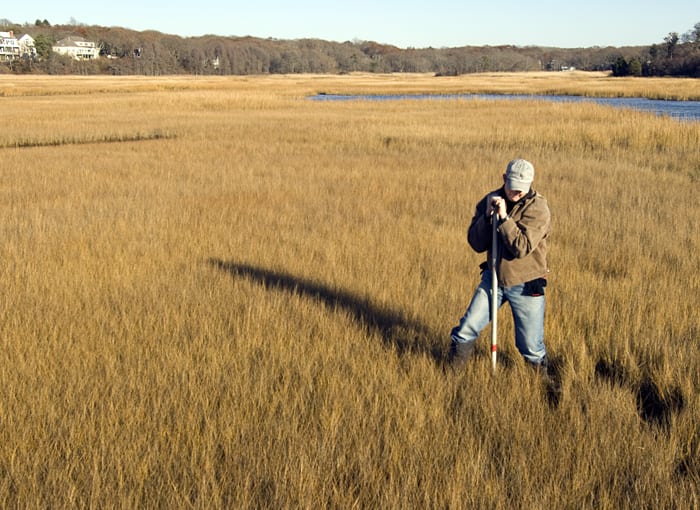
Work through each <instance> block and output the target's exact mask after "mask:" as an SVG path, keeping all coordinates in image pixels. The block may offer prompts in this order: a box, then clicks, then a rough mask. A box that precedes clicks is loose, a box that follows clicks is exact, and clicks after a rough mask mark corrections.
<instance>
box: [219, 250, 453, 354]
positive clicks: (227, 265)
mask: <svg viewBox="0 0 700 510" xmlns="http://www.w3.org/2000/svg"><path fill="white" fill-rule="evenodd" d="M209 264H210V265H212V266H214V267H215V268H217V269H219V270H220V271H223V272H225V273H228V274H230V275H231V276H232V277H234V278H237V277H242V278H247V279H249V280H252V281H254V282H257V283H260V284H261V285H264V286H265V287H267V288H274V289H279V290H282V291H286V292H289V293H293V294H297V295H301V296H306V297H308V298H310V299H316V300H318V301H320V302H321V303H324V304H325V305H326V306H329V307H330V308H336V307H337V308H342V309H343V310H345V311H347V312H348V313H350V315H351V316H352V317H353V318H354V319H355V320H357V321H358V322H359V323H360V324H361V325H362V326H364V327H366V328H367V329H368V331H376V332H378V333H379V334H380V335H381V337H382V340H383V341H384V344H385V345H386V346H387V347H390V348H393V349H396V351H397V353H398V354H399V355H404V354H407V353H410V354H424V355H429V356H431V357H432V358H433V359H434V360H435V361H436V362H438V363H439V362H440V361H441V360H442V349H441V348H440V345H439V342H438V341H436V340H437V339H436V337H435V335H433V334H432V333H431V331H430V329H429V328H428V327H427V326H425V325H424V324H421V323H419V322H416V321H411V320H408V319H406V318H405V317H404V316H403V315H402V314H401V313H399V312H395V311H390V310H384V309H381V308H379V307H376V306H374V305H372V303H370V302H369V301H368V300H367V299H363V298H361V297H359V296H357V295H354V294H352V293H350V292H344V291H339V290H334V289H331V288H330V287H327V286H325V285H323V284H320V283H316V282H313V281H311V280H306V279H304V278H300V277H297V276H293V275H290V274H288V273H283V272H277V271H271V270H269V269H264V268H261V267H256V266H252V265H249V264H242V263H237V262H231V261H224V260H220V259H216V258H211V259H209Z"/></svg>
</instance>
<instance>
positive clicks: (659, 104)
mask: <svg viewBox="0 0 700 510" xmlns="http://www.w3.org/2000/svg"><path fill="white" fill-rule="evenodd" d="M309 99H311V100H314V101H359V100H365V101H394V100H399V99H414V100H426V99H432V100H440V99H442V100H444V99H492V100H523V99H529V100H533V99H534V100H542V101H557V102H567V103H568V102H570V103H580V102H592V103H598V104H602V105H607V106H613V107H615V108H631V109H636V110H642V111H647V112H652V113H655V114H657V115H668V116H670V117H674V118H678V119H682V120H689V121H700V101H664V100H661V99H645V98H640V97H584V96H555V95H526V94H385V95H340V94H318V95H316V96H310V97H309Z"/></svg>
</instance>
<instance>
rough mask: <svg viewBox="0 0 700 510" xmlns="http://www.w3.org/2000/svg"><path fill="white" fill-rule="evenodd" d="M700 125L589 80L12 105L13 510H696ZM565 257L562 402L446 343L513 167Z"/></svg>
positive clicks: (277, 80) (644, 84)
mask: <svg viewBox="0 0 700 510" xmlns="http://www.w3.org/2000/svg"><path fill="white" fill-rule="evenodd" d="M492 91H496V92H539V93H541V92H550V93H551V92H556V93H563V94H567V93H568V94H599V95H607V96H611V95H612V96H614V95H620V96H624V95H646V96H648V97H667V98H676V99H679V98H680V99H682V98H696V99H697V98H700V81H698V80H680V79H679V80H651V79H649V80H647V79H636V80H633V79H622V80H620V79H615V80H613V79H611V78H608V77H606V76H605V75H597V74H585V73H569V74H567V73H556V74H555V73H551V74H529V75H507V74H504V75H497V74H492V75H474V76H464V77H458V78H434V77H430V76H425V75H421V76H414V75H403V76H368V75H359V76H355V75H350V76H268V77H237V78H233V77H231V78H194V77H163V78H136V77H129V78H126V77H123V78H118V77H114V78H109V77H80V78H77V77H73V78H65V77H64V78H57V77H56V78H54V77H46V76H42V77H25V76H23V77H17V76H0V108H1V109H2V110H1V111H2V114H3V130H2V131H1V132H0V169H1V171H0V215H1V216H0V217H1V218H2V221H1V222H0V420H1V426H0V507H2V508H197V509H200V508H201V509H204V508H207V509H209V508H490V509H513V508H516V509H517V508H522V509H551V508H562V509H580V508H599V509H619V508H635V509H637V508H649V509H651V508H653V509H659V508H699V507H700V491H699V489H698V487H699V485H700V344H699V343H698V339H699V337H700V320H699V318H698V317H699V315H698V298H699V297H700V274H699V271H698V270H699V269H700V238H699V237H698V218H700V203H699V202H698V200H697V193H698V192H697V188H698V186H699V185H700V123H697V122H694V123H692V122H680V121H676V120H673V119H669V118H663V117H656V116H654V115H652V114H647V113H641V112H636V111H624V110H614V109H611V108H607V107H603V106H600V105H596V104H592V103H579V104H576V103H554V102H552V103H550V102H541V101H514V102H508V101H488V100H440V101H392V102H384V103H379V102H373V101H352V102H313V101H308V100H306V99H305V96H307V95H310V94H316V93H318V92H327V93H351V92H353V93H357V92H367V93H376V92H402V93H405V92H435V93H444V92H492ZM514 157H524V158H527V159H529V160H531V161H532V162H533V163H534V164H535V168H536V171H537V174H536V182H535V188H536V189H537V190H538V191H540V192H541V193H542V194H544V195H545V196H546V197H547V198H548V201H549V204H550V208H551V210H552V214H553V220H554V230H553V234H552V239H551V249H550V266H551V276H550V285H549V286H548V287H547V289H548V305H547V306H548V308H547V317H546V342H547V346H548V349H549V352H550V356H551V357H552V359H553V360H554V363H555V366H556V377H557V379H558V380H559V381H560V387H561V392H559V393H554V392H551V391H549V390H548V388H547V387H546V386H545V385H544V382H543V381H542V380H541V378H540V377H539V376H538V375H537V374H535V373H533V372H532V371H531V370H529V369H528V368H527V367H525V366H524V364H523V362H522V361H521V359H520V357H519V355H518V353H517V350H516V349H515V346H514V345H513V340H512V335H513V328H512V323H511V320H510V312H509V310H508V309H507V307H505V308H504V309H502V311H501V315H500V319H501V320H499V337H500V346H501V351H500V355H499V367H498V371H497V373H496V375H495V376H492V375H491V371H490V360H489V357H488V355H487V350H488V349H487V344H488V341H489V339H488V338H487V335H488V329H487V330H486V331H485V332H484V336H485V338H482V339H480V341H479V350H478V352H477V356H476V359H474V360H473V362H472V363H471V364H470V365H469V366H468V367H467V368H466V369H465V371H464V373H461V374H457V375H452V374H445V373H443V370H442V369H441V360H442V356H443V353H444V352H445V350H446V349H447V347H448V344H449V336H448V335H449V331H450V329H451V328H452V327H453V326H454V325H455V324H456V322H457V320H458V319H459V317H460V316H461V314H462V313H463V312H464V309H465V307H466V306H467V304H468V301H469V299H470V298H471V293H472V291H473V289H474V286H475V285H476V283H477V281H478V277H479V275H478V264H479V263H480V262H481V261H482V257H483V256H479V255H477V254H474V253H473V252H471V251H470V249H469V248H468V246H467V244H466V239H465V238H466V236H465V232H466V227H467V225H468V223H469V220H470V218H471V215H472V213H473V207H474V205H475V203H476V201H477V200H478V199H479V198H481V196H482V195H483V194H484V193H485V192H487V191H489V190H491V189H493V188H495V187H497V186H498V185H499V184H500V175H501V173H502V172H503V170H504V168H505V165H506V163H507V162H508V161H509V160H510V159H512V158H514Z"/></svg>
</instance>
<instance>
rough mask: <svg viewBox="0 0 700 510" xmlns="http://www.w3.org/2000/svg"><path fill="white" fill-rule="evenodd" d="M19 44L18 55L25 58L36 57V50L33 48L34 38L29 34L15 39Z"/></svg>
mask: <svg viewBox="0 0 700 510" xmlns="http://www.w3.org/2000/svg"><path fill="white" fill-rule="evenodd" d="M17 41H18V42H19V54H20V55H22V56H23V57H24V56H27V57H34V56H36V48H35V47H34V38H33V37H32V36H31V35H29V34H24V35H23V36H22V37H20V38H19V39H17Z"/></svg>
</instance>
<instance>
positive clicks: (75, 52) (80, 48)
mask: <svg viewBox="0 0 700 510" xmlns="http://www.w3.org/2000/svg"><path fill="white" fill-rule="evenodd" d="M51 49H52V50H53V51H54V52H56V53H58V54H60V55H68V56H69V57H72V58H74V59H75V60H91V59H94V58H99V56H100V50H99V48H98V47H97V45H96V44H95V43H94V42H92V41H86V40H85V39H84V38H82V37H79V36H72V37H66V38H65V39H61V40H60V41H58V42H56V44H54V45H53V46H52V47H51Z"/></svg>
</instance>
